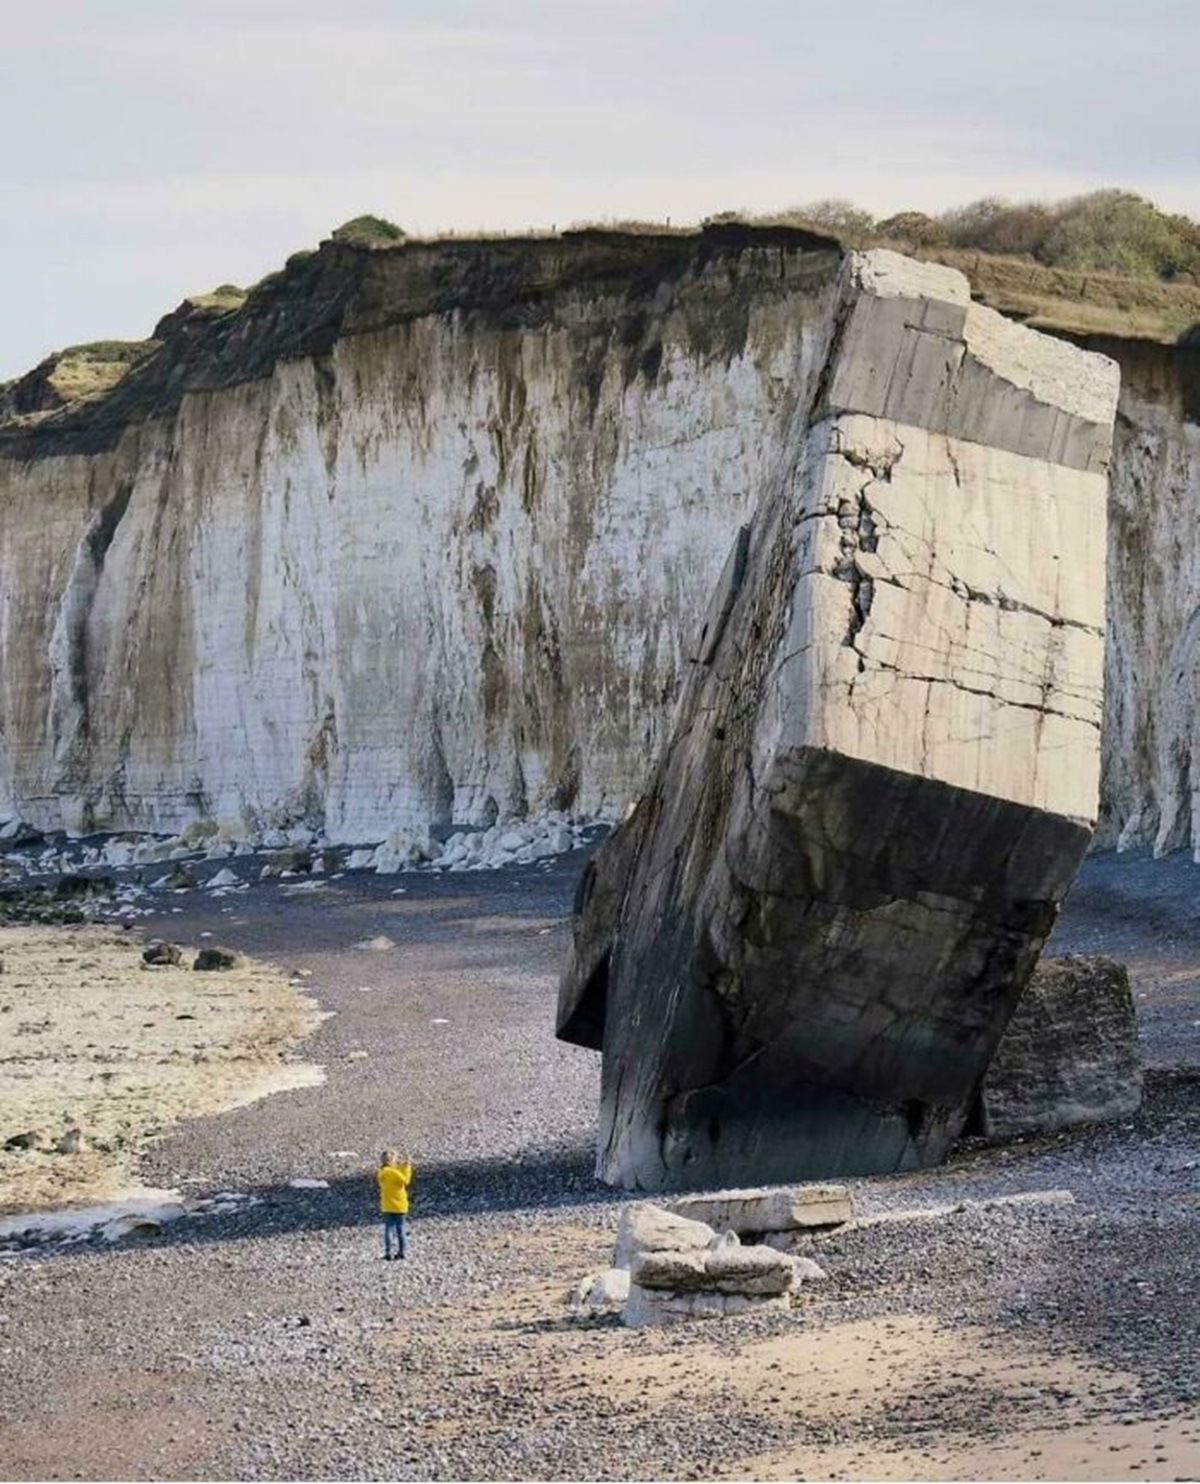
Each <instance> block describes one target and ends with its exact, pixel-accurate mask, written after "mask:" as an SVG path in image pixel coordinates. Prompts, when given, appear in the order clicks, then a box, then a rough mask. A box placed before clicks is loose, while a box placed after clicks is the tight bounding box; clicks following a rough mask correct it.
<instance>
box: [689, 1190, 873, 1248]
mask: <svg viewBox="0 0 1200 1484" xmlns="http://www.w3.org/2000/svg"><path fill="white" fill-rule="evenodd" d="M669 1209H670V1210H671V1211H672V1212H674V1214H675V1215H676V1216H685V1217H687V1218H688V1219H689V1220H690V1221H703V1222H704V1223H705V1224H706V1225H708V1226H711V1227H713V1228H714V1229H715V1230H717V1231H733V1232H737V1234H738V1236H739V1237H741V1236H750V1235H754V1236H757V1235H759V1234H761V1233H763V1232H788V1231H799V1230H808V1229H811V1228H813V1227H829V1226H840V1225H842V1224H843V1223H844V1222H847V1221H849V1220H850V1218H851V1216H852V1215H853V1211H852V1208H851V1201H850V1191H849V1190H848V1189H847V1187H846V1186H845V1185H801V1186H793V1187H792V1188H790V1189H788V1188H786V1187H785V1188H783V1189H774V1190H720V1191H717V1192H716V1193H715V1194H712V1195H686V1196H682V1197H681V1198H680V1199H679V1200H675V1201H672V1202H671V1205H670V1207H669Z"/></svg>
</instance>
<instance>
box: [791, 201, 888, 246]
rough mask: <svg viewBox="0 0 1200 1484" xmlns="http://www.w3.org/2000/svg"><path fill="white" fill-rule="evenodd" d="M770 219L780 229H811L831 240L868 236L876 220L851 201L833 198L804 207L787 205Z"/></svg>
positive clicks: (811, 202)
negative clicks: (786, 207)
mask: <svg viewBox="0 0 1200 1484" xmlns="http://www.w3.org/2000/svg"><path fill="white" fill-rule="evenodd" d="M772 220H773V221H776V222H778V223H779V224H780V225H781V226H791V227H811V228H812V229H813V231H816V232H828V233H829V234H830V235H831V236H833V237H849V238H861V237H868V236H870V235H871V233H872V231H873V229H874V226H875V218H874V217H873V216H872V215H871V213H870V212H869V211H863V210H862V208H861V207H858V206H855V204H854V202H853V201H842V200H839V199H835V198H831V199H829V200H826V201H810V202H808V203H807V204H806V205H804V206H789V207H788V209H787V210H786V211H781V212H780V213H779V215H778V216H777V217H773V218H772Z"/></svg>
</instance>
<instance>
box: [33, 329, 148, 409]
mask: <svg viewBox="0 0 1200 1484" xmlns="http://www.w3.org/2000/svg"><path fill="white" fill-rule="evenodd" d="M157 349H158V341H157V340H93V341H91V342H90V343H88V344H86V345H70V346H68V347H67V348H66V350H61V351H59V352H58V354H57V356H56V357H55V365H54V367H53V369H52V370H51V372H50V374H49V376H48V377H47V380H48V381H49V383H50V385H51V386H52V387H53V388H54V390H55V391H56V392H57V393H58V395H59V396H60V397H62V398H63V399H64V400H65V401H67V402H75V401H79V400H81V399H82V398H85V397H96V396H101V395H102V394H103V393H105V392H107V391H110V390H111V389H112V388H113V387H114V386H116V384H117V382H118V381H120V380H121V378H122V377H123V376H124V375H125V373H126V372H127V371H128V370H129V368H130V367H131V366H135V365H136V364H137V363H138V362H139V361H141V360H144V359H145V358H146V357H147V356H148V355H150V354H151V353H152V352H153V351H155V350H157Z"/></svg>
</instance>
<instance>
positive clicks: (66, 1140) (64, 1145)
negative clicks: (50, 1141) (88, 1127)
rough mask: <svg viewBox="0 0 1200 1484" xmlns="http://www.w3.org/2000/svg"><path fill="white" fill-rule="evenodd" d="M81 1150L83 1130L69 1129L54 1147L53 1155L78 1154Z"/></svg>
mask: <svg viewBox="0 0 1200 1484" xmlns="http://www.w3.org/2000/svg"><path fill="white" fill-rule="evenodd" d="M82 1149H83V1130H82V1129H80V1128H69V1129H68V1130H67V1131H66V1133H65V1134H64V1135H63V1136H62V1138H61V1139H59V1141H58V1143H57V1144H55V1146H54V1152H55V1154H78V1153H79V1152H80V1151H81V1150H82Z"/></svg>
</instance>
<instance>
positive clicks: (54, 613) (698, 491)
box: [0, 248, 837, 841]
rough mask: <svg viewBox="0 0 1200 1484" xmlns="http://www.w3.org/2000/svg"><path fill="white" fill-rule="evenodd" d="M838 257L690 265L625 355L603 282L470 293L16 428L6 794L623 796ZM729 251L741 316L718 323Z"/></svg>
mask: <svg viewBox="0 0 1200 1484" xmlns="http://www.w3.org/2000/svg"><path fill="white" fill-rule="evenodd" d="M814 263H815V265H816V266H815V267H814ZM836 268H837V262H836V255H834V254H832V253H826V254H813V253H811V252H808V253H804V252H800V251H798V250H793V251H791V252H788V251H784V250H781V249H778V248H763V249H759V250H756V251H750V252H743V253H741V254H738V255H734V256H732V257H731V258H730V259H729V260H727V261H722V260H721V259H720V257H719V255H718V258H717V260H716V261H715V262H712V263H709V264H707V265H705V264H703V263H701V264H700V265H699V266H697V267H696V268H695V269H694V270H693V271H692V272H691V273H690V274H689V275H688V276H687V277H686V278H685V279H683V280H680V281H677V282H674V283H666V284H663V285H660V286H659V287H658V289H657V293H656V299H655V304H656V309H655V313H654V316H653V317H652V319H651V321H650V323H649V329H648V330H647V329H646V328H645V327H643V329H642V334H643V336H644V338H648V339H649V341H650V342H651V344H652V346H653V358H652V364H651V365H650V366H649V367H646V366H645V365H643V366H642V367H641V368H639V369H636V370H635V371H634V372H633V374H631V372H630V366H629V357H628V354H627V353H625V351H624V350H623V348H622V347H621V346H620V345H619V344H617V343H615V341H614V337H613V333H612V324H613V318H614V314H615V309H614V302H613V297H612V295H611V293H610V294H608V296H607V297H606V295H605V294H603V293H601V294H598V295H597V296H596V297H595V298H594V299H592V300H591V301H588V300H586V299H583V298H581V297H580V296H578V295H573V296H569V297H566V298H564V302H563V303H561V304H560V305H557V306H556V307H555V312H554V314H553V315H552V316H550V318H549V321H548V322H546V323H543V324H541V325H540V326H538V327H537V328H534V329H521V328H520V327H515V328H512V329H507V330H505V329H498V328H496V327H495V326H494V325H492V324H486V325H480V324H478V323H475V322H473V320H472V318H471V317H470V316H467V315H460V314H457V313H455V312H452V311H451V312H446V313H440V314H431V315H426V316H423V317H418V318H416V319H413V320H409V321H408V322H406V323H402V324H397V325H394V326H390V327H387V328H383V329H379V330H377V331H372V332H367V333H360V334H355V335H346V336H344V337H342V338H341V339H339V340H338V341H337V342H336V344H335V345H334V348H333V351H332V354H331V355H329V356H328V357H321V358H313V357H305V358H300V359H296V360H283V361H280V362H278V363H277V364H276V365H275V367H274V370H273V371H272V372H271V374H270V375H269V376H268V377H266V378H265V379H260V380H253V381H248V382H245V383H243V384H241V385H235V386H227V387H224V388H220V389H217V390H212V391H196V392H191V393H188V394H187V395H185V396H184V398H183V400H182V402H181V404H180V405H179V407H178V410H177V412H175V414H174V415H173V416H171V417H168V418H159V419H156V420H150V421H148V422H145V423H143V424H141V425H134V426H130V427H128V428H127V429H126V430H125V431H124V433H123V434H122V435H121V437H120V439H119V441H117V443H116V446H115V447H113V448H111V449H110V450H108V451H106V452H101V453H96V454H90V455H87V456H84V455H63V456H49V457H40V458H36V459H33V460H30V461H19V460H17V459H0V570H2V571H3V572H4V574H5V581H4V585H3V593H2V596H0V656H2V665H0V734H2V738H0V812H4V810H7V811H8V812H10V813H14V814H20V815H21V816H22V817H24V818H26V819H29V820H31V821H32V822H33V823H36V824H41V825H57V824H60V823H61V824H64V825H66V826H67V827H77V828H78V827H92V826H95V827H130V826H132V827H141V828H152V829H160V830H170V829H177V828H179V827H180V826H181V825H182V824H184V823H186V822H187V821H188V820H190V819H193V818H196V817H198V816H200V817H208V818H213V819H216V820H218V821H221V822H223V823H231V824H235V825H238V826H240V827H242V828H244V829H254V828H260V827H262V826H263V825H264V824H270V823H276V822H280V821H287V820H306V821H309V822H314V823H318V824H323V825H324V827H325V829H326V831H327V833H328V835H329V837H330V838H331V839H335V840H353V841H361V840H372V839H374V840H378V839H381V838H383V836H384V835H385V834H387V833H388V832H389V831H390V830H392V829H395V828H397V827H404V826H409V825H411V826H413V827H420V826H424V825H427V824H428V823H430V822H439V823H449V822H451V821H455V822H459V823H463V824H471V825H480V824H489V823H491V822H492V820H493V819H494V818H495V817H497V816H499V817H502V818H503V817H507V816H510V815H512V814H522V813H525V812H526V811H530V810H533V811H535V810H544V809H549V808H555V807H561V808H568V809H574V810H576V811H580V812H587V813H595V812H599V811H600V810H602V809H605V808H609V809H614V810H615V809H618V808H619V807H621V806H622V805H623V804H624V802H625V801H626V800H627V799H628V798H630V797H632V796H633V795H635V794H636V793H637V792H638V790H639V788H640V786H641V783H642V780H643V776H644V772H645V770H646V769H647V768H648V766H649V764H650V762H651V760H652V759H653V757H654V755H655V752H656V750H657V746H658V741H659V736H660V729H661V728H662V726H663V724H664V722H665V721H666V720H667V719H668V718H669V715H670V710H671V704H672V700H673V697H674V693H675V689H676V687H677V685H678V682H679V679H680V676H681V673H682V671H683V669H684V667H685V665H686V662H687V658H688V652H689V649H688V647H689V645H690V643H691V641H692V637H693V635H694V632H695V629H696V627H697V625H698V622H699V620H700V617H701V615H702V614H703V612H704V609H705V607H706V605H707V602H708V599H709V596H710V592H711V588H712V584H713V582H714V580H715V578H716V575H717V573H718V572H719V570H720V567H721V563H722V562H723V560H724V558H725V554H726V551H727V547H728V542H729V537H730V533H731V531H732V530H734V529H735V528H736V527H737V525H738V523H739V521H740V520H741V519H742V517H743V514H744V511H745V507H746V500H747V493H748V491H750V490H752V489H753V488H754V487H755V486H756V484H757V482H758V479H759V475H760V471H761V469H762V468H763V466H764V462H765V461H769V460H770V459H771V458H772V457H773V455H774V452H775V450H776V448H777V446H778V442H779V438H778V427H777V424H778V420H779V418H780V417H781V416H783V415H785V413H786V409H787V406H788V405H789V399H790V398H793V397H794V395H795V389H796V387H797V386H798V385H799V384H801V383H803V382H804V381H805V378H806V377H807V375H808V373H809V368H810V366H811V365H812V364H813V362H814V360H815V358H816V355H817V349H818V347H817V342H818V340H819V339H820V337H821V335H823V334H824V332H825V320H826V317H827V314H826V311H827V304H828V300H829V297H830V295H831V294H832V291H833V280H834V277H835V275H836ZM739 275H740V276H741V280H742V284H741V286H742V287H747V286H748V287H749V290H750V292H749V294H748V302H749V305H750V308H749V311H748V314H747V317H746V322H745V325H744V331H743V333H742V335H741V336H740V337H739V343H738V344H737V345H736V347H735V348H734V350H733V353H730V346H729V343H728V340H725V341H722V340H721V337H716V339H717V343H715V344H714V345H713V346H711V347H705V346H704V345H703V344H702V343H701V342H700V341H698V338H697V335H696V333H695V319H696V316H697V315H701V316H703V315H704V314H711V315H712V317H713V318H714V319H719V317H720V315H721V313H722V306H723V304H724V302H725V301H726V299H727V297H728V296H729V294H730V293H731V291H732V290H733V289H735V288H737V287H739V283H738V276H739ZM760 285H761V291H760V289H759V286H760ZM581 344H584V345H591V346H592V350H593V353H592V358H591V361H590V362H589V363H588V365H587V366H586V368H585V369H586V370H587V373H588V374H587V375H586V376H583V375H581V350H580V347H581Z"/></svg>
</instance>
